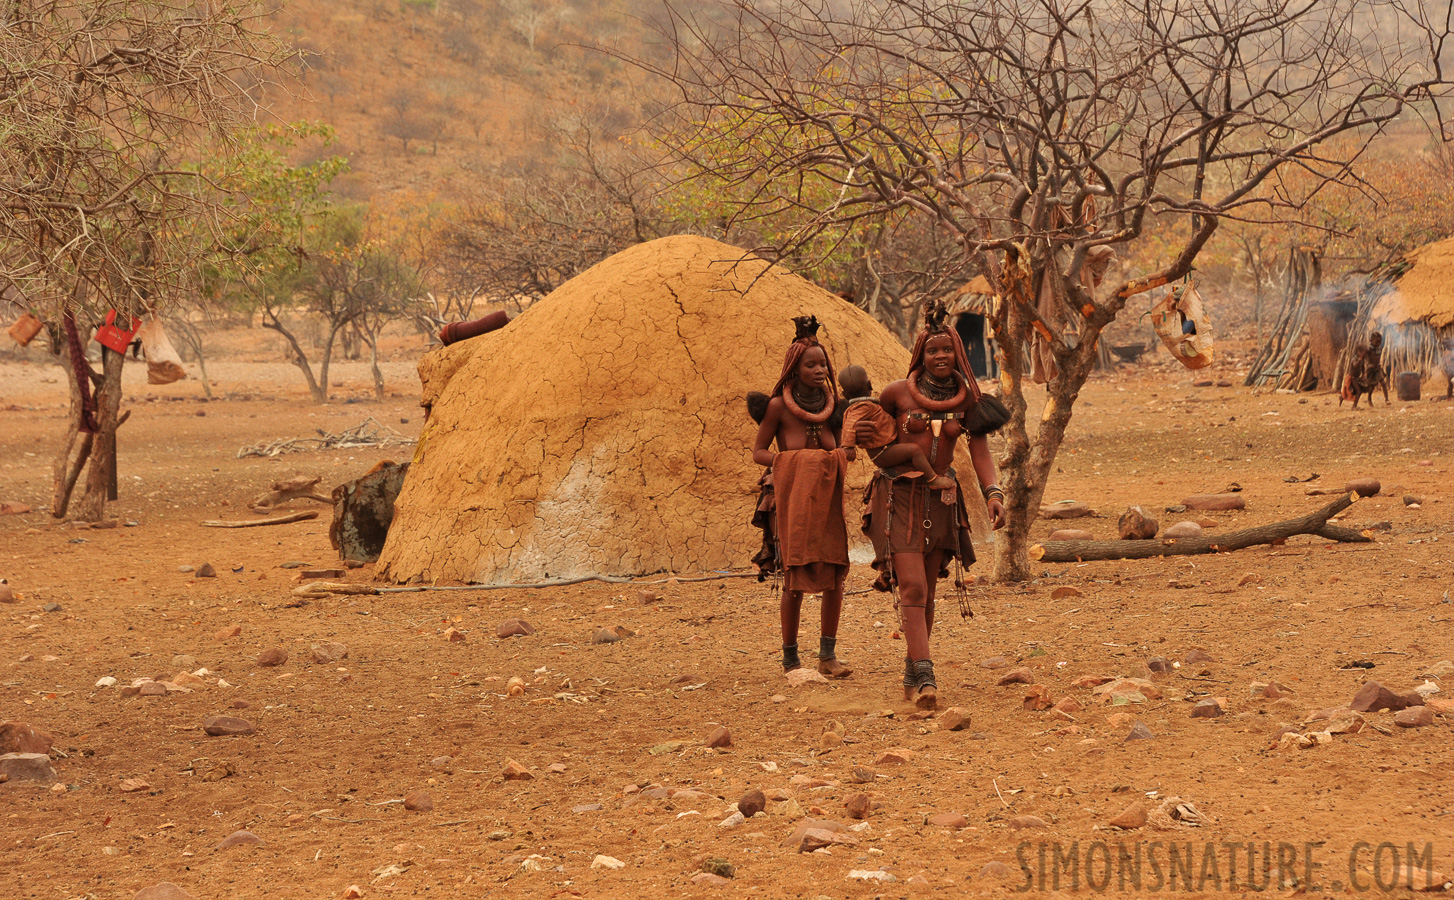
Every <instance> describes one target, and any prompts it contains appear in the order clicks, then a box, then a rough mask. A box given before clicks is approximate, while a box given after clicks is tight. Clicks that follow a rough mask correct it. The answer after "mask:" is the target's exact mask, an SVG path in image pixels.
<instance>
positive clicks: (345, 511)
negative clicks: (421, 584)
mask: <svg viewBox="0 0 1454 900" xmlns="http://www.w3.org/2000/svg"><path fill="white" fill-rule="evenodd" d="M408 473H409V463H395V462H381V463H379V464H378V465H376V466H374V467H373V468H372V469H370V470H369V471H368V472H367V473H366V474H365V475H363V476H362V477H360V478H355V479H354V480H353V481H350V482H347V483H345V484H340V485H339V486H338V487H336V488H334V489H333V522H332V524H330V525H329V526H328V540H329V542H330V543H332V544H333V549H335V550H337V551H338V558H339V559H344V560H353V561H355V562H373V561H374V560H376V559H378V558H379V554H380V553H382V552H383V550H384V542H385V540H386V539H387V538H388V536H389V526H390V525H392V524H393V522H394V501H395V500H396V499H398V496H399V491H400V490H402V489H403V487H404V476H405V475H407V474H408Z"/></svg>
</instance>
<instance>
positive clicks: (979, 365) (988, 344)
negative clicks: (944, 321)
mask: <svg viewBox="0 0 1454 900" xmlns="http://www.w3.org/2000/svg"><path fill="white" fill-rule="evenodd" d="M998 302H999V298H997V297H996V296H995V294H994V291H993V290H991V289H990V283H989V281H987V280H986V279H985V277H984V276H983V275H976V276H975V277H974V278H972V279H970V280H969V283H968V284H966V285H964V287H962V288H960V289H959V291H958V292H957V293H956V294H955V295H954V296H953V297H951V298H950V299H949V304H948V306H949V315H950V316H951V321H952V322H953V324H954V330H955V331H957V332H959V339H960V340H961V341H963V342H964V351H965V353H967V354H968V355H969V365H970V368H972V369H974V374H975V375H976V376H977V377H979V378H994V377H996V376H998V375H999V374H1000V365H999V360H998V354H997V353H996V349H995V337H994V331H993V329H991V328H990V318H991V317H992V316H994V314H995V308H996V306H997V304H998Z"/></svg>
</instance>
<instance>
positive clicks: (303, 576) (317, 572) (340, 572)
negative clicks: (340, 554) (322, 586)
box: [293, 569, 348, 581]
mask: <svg viewBox="0 0 1454 900" xmlns="http://www.w3.org/2000/svg"><path fill="white" fill-rule="evenodd" d="M347 573H348V569H299V570H298V571H297V573H296V574H294V575H293V578H294V580H296V581H337V580H339V579H340V578H343V577H344V575H346V574H347Z"/></svg>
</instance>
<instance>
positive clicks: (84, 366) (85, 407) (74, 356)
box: [61, 309, 101, 434]
mask: <svg viewBox="0 0 1454 900" xmlns="http://www.w3.org/2000/svg"><path fill="white" fill-rule="evenodd" d="M61 321H62V323H63V324H64V325H65V329H66V345H67V346H68V347H69V348H70V351H71V377H72V378H74V379H76V389H77V390H78V391H79V392H80V394H81V424H80V426H79V429H78V430H79V431H80V432H81V434H95V433H96V432H98V431H100V430H101V429H100V427H99V426H98V425H97V424H96V398H95V397H93V396H91V377H92V375H94V374H95V373H93V372H92V371H91V364H90V363H88V362H86V351H85V349H84V348H83V347H82V346H81V335H80V332H78V331H76V314H75V313H74V312H72V311H71V310H69V309H68V310H66V314H65V315H64V316H63V317H62V319H61Z"/></svg>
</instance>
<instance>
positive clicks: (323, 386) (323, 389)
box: [313, 325, 339, 403]
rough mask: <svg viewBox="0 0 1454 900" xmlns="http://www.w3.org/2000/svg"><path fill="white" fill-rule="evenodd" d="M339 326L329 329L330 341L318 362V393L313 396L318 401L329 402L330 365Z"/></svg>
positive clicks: (324, 346) (324, 347) (325, 345)
mask: <svg viewBox="0 0 1454 900" xmlns="http://www.w3.org/2000/svg"><path fill="white" fill-rule="evenodd" d="M338 331H339V327H338V326H337V325H335V326H333V327H332V328H330V329H328V342H327V343H326V344H324V345H323V359H322V361H320V362H319V363H318V393H317V394H315V395H314V396H313V400H314V401H315V402H317V403H327V402H328V366H329V365H330V364H331V363H332V362H333V345H334V344H335V343H336V342H337V340H338Z"/></svg>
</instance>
